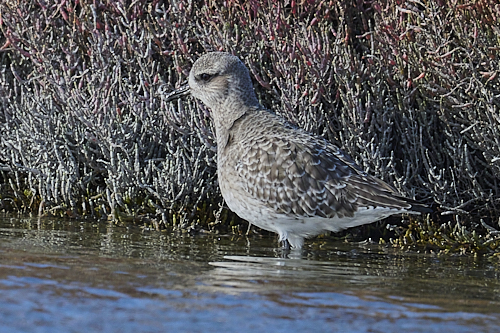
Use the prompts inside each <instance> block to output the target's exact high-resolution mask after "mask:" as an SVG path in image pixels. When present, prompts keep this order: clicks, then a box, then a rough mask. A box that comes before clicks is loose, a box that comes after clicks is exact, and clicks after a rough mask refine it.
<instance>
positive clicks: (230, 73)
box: [169, 52, 430, 248]
mask: <svg viewBox="0 0 500 333" xmlns="http://www.w3.org/2000/svg"><path fill="white" fill-rule="evenodd" d="M188 85H189V88H187V87H184V88H181V89H180V90H178V91H176V92H174V93H173V94H171V96H169V99H171V98H173V97H174V96H177V95H179V94H181V93H182V94H184V93H187V91H188V89H189V91H190V93H191V95H193V96H194V97H196V98H198V99H200V100H201V101H202V102H203V103H204V104H205V105H206V106H208V107H209V108H210V109H211V112H212V116H213V119H214V121H215V129H216V136H217V158H218V160H217V167H218V176H219V184H220V188H221V192H222V195H223V197H224V199H225V200H226V203H227V205H228V206H229V208H230V209H231V210H233V211H234V212H235V213H236V214H238V215H239V216H240V217H242V218H244V219H246V220H248V221H249V222H250V223H252V224H255V225H256V226H258V227H260V228H263V229H266V230H270V231H274V232H277V233H278V234H279V236H280V240H288V241H289V242H290V245H291V246H292V247H295V248H301V247H302V244H303V241H304V238H308V237H312V236H315V235H318V234H320V233H322V232H325V231H334V232H335V231H339V230H342V229H346V228H349V227H353V226H358V225H362V224H366V223H371V222H374V221H377V220H380V219H383V218H385V217H387V216H389V215H392V214H398V213H405V212H407V213H419V212H428V211H430V210H429V209H428V208H427V207H425V206H422V205H418V204H417V203H416V202H414V201H413V200H410V199H406V198H403V197H401V196H400V195H399V194H398V193H397V192H396V191H395V190H394V189H393V188H392V187H390V186H389V185H387V184H386V183H384V182H383V181H381V180H378V179H376V178H374V177H372V176H369V175H367V174H366V173H365V172H363V171H362V170H361V169H360V168H359V167H358V166H357V165H356V164H355V163H354V161H353V160H352V159H351V158H350V157H349V156H347V155H345V154H344V153H343V152H342V151H341V150H340V149H339V148H338V147H336V146H335V145H333V144H331V143H329V142H328V141H326V140H325V139H323V138H321V137H318V136H313V135H311V134H308V133H306V132H305V131H303V130H301V129H297V128H295V127H293V126H291V125H289V124H288V123H286V122H285V121H283V120H282V119H281V118H279V117H277V116H276V115H274V114H273V113H271V112H269V111H268V110H266V109H264V107H263V106H261V105H260V104H259V102H258V100H257V97H256V96H255V93H254V90H253V86H252V81H251V79H250V75H249V72H248V69H247V68H246V67H245V65H244V64H243V63H242V62H241V61H240V60H239V59H238V58H237V57H235V56H233V55H230V54H228V53H221V52H213V53H208V54H205V55H203V56H202V57H201V58H200V59H198V60H197V61H196V62H195V63H194V65H193V68H192V69H191V72H190V74H189V82H188Z"/></svg>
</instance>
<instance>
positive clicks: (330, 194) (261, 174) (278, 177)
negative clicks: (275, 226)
mask: <svg viewBox="0 0 500 333" xmlns="http://www.w3.org/2000/svg"><path fill="white" fill-rule="evenodd" d="M290 133H293V136H290V135H289V134H290ZM245 147H246V149H245V150H244V152H243V154H242V155H241V156H240V158H239V159H238V163H237V164H236V171H237V173H238V174H239V175H240V177H241V179H242V183H243V184H245V186H244V189H245V190H246V191H247V192H248V193H249V194H250V195H252V196H253V197H254V198H256V199H259V200H260V201H261V202H263V203H265V204H267V205H268V206H269V207H270V208H272V209H275V210H277V211H279V212H281V213H284V214H293V215H298V216H320V217H327V218H331V217H334V216H338V217H344V216H345V217H352V216H354V213H355V212H356V211H357V209H358V207H370V206H371V207H387V208H396V209H409V208H410V207H411V204H410V203H409V202H408V201H406V200H405V199H404V198H402V197H400V196H398V194H397V193H396V191H395V190H394V189H393V188H392V187H390V186H389V185H388V184H386V183H384V182H383V181H381V180H378V179H376V178H374V177H371V176H369V175H367V174H366V173H364V172H363V171H362V170H361V169H359V167H358V166H357V165H356V164H355V163H354V161H353V160H352V159H351V158H350V157H349V156H347V155H346V154H344V153H343V152H342V151H341V150H340V149H339V148H338V147H336V146H334V145H332V144H330V143H328V142H327V141H326V140H323V139H321V138H317V137H313V136H311V135H309V134H307V133H305V132H302V131H297V130H293V131H292V132H289V133H282V134H278V133H276V135H275V136H272V137H260V138H258V139H256V141H255V142H251V143H249V142H247V143H246V144H245Z"/></svg>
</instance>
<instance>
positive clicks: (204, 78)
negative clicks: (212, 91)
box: [198, 73, 217, 82]
mask: <svg viewBox="0 0 500 333" xmlns="http://www.w3.org/2000/svg"><path fill="white" fill-rule="evenodd" d="M216 75H217V74H208V73H202V74H200V75H199V76H198V79H200V80H201V81H204V82H208V81H210V80H211V79H212V78H214V77H215V76H216Z"/></svg>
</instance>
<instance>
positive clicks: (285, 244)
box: [281, 239, 290, 251]
mask: <svg viewBox="0 0 500 333" xmlns="http://www.w3.org/2000/svg"><path fill="white" fill-rule="evenodd" d="M281 248H282V249H283V250H285V251H290V242H288V239H284V240H282V241H281Z"/></svg>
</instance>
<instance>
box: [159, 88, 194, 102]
mask: <svg viewBox="0 0 500 333" xmlns="http://www.w3.org/2000/svg"><path fill="white" fill-rule="evenodd" d="M187 94H189V85H188V84H187V83H185V84H183V85H182V86H181V87H180V88H179V89H175V90H174V91H172V92H171V93H169V94H167V96H166V99H165V101H166V102H170V101H172V100H174V99H177V98H179V97H181V96H185V95H187Z"/></svg>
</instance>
